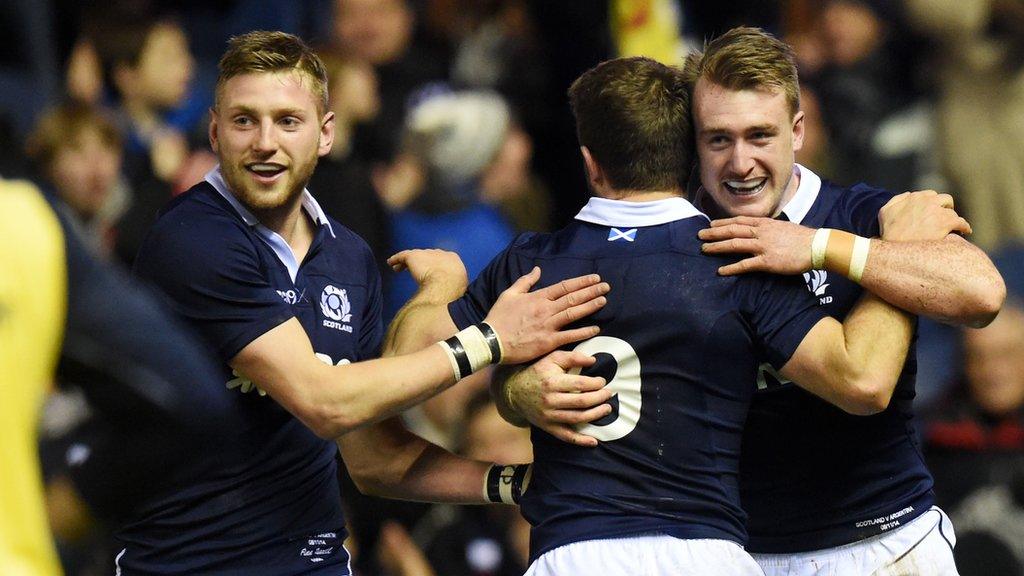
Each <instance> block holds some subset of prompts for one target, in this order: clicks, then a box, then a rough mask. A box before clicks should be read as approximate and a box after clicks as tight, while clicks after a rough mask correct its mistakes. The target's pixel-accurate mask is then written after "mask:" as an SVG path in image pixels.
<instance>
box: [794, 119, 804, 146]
mask: <svg viewBox="0 0 1024 576" xmlns="http://www.w3.org/2000/svg"><path fill="white" fill-rule="evenodd" d="M804 126H805V123H804V111H803V110H800V111H799V112H797V113H796V116H794V117H793V152H798V151H799V150H800V149H801V148H803V147H804Z"/></svg>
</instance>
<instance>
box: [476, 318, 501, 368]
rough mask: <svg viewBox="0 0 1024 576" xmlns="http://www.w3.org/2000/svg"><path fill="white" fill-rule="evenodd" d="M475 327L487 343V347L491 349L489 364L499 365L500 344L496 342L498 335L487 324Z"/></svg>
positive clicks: (483, 323)
mask: <svg viewBox="0 0 1024 576" xmlns="http://www.w3.org/2000/svg"><path fill="white" fill-rule="evenodd" d="M476 327H477V328H479V329H480V332H481V333H482V334H483V335H484V340H485V341H486V342H487V347H488V348H490V349H491V364H498V363H500V362H501V342H500V341H499V340H498V333H497V332H495V331H494V328H491V325H490V324H488V323H487V322H481V323H479V324H477V325H476Z"/></svg>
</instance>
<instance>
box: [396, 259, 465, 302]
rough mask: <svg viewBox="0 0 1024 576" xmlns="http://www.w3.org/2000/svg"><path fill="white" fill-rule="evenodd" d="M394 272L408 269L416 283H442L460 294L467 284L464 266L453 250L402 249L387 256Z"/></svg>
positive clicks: (422, 284)
mask: <svg viewBox="0 0 1024 576" xmlns="http://www.w3.org/2000/svg"><path fill="white" fill-rule="evenodd" d="M388 265H389V266H391V269H392V270H394V271H395V272H401V271H402V270H408V271H409V274H411V275H412V279H413V280H415V281H416V284H418V285H420V286H424V285H427V284H438V285H440V284H443V285H445V286H449V287H451V288H452V289H453V290H455V291H456V294H455V295H456V296H458V295H459V294H462V292H464V291H465V290H466V286H467V285H468V284H469V277H468V276H467V274H466V266H465V265H463V264H462V259H461V258H459V255H458V254H456V253H455V252H448V251H447V250H437V249H433V248H431V249H419V250H402V251H401V252H399V253H398V254H395V255H394V256H392V257H390V258H388Z"/></svg>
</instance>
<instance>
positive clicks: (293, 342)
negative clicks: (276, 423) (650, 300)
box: [231, 269, 607, 439]
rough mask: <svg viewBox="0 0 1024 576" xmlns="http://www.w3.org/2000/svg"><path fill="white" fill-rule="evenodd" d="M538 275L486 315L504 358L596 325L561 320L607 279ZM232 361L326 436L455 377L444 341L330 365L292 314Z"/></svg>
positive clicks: (548, 346)
mask: <svg viewBox="0 0 1024 576" xmlns="http://www.w3.org/2000/svg"><path fill="white" fill-rule="evenodd" d="M539 278H540V270H539V269H534V270H533V271H531V272H530V273H529V274H527V275H525V276H523V277H521V278H520V279H519V280H517V281H516V282H515V283H513V284H512V286H510V287H509V288H508V289H507V290H505V291H504V292H503V293H502V294H501V296H500V297H499V298H498V301H497V302H496V303H495V305H494V307H493V308H492V309H491V312H490V313H489V314H488V315H487V317H486V318H485V322H486V323H487V324H489V325H490V326H491V327H493V329H494V331H495V332H496V333H497V335H498V339H499V342H500V346H501V351H502V354H501V362H504V363H520V362H524V361H527V360H530V359H532V358H535V357H537V356H539V355H541V354H544V353H546V352H550V351H551V350H553V349H555V348H557V347H559V346H562V345H563V344H568V343H570V342H575V341H577V340H582V339H584V338H590V337H592V336H595V335H596V334H597V332H598V330H597V328H596V327H592V326H591V327H583V328H576V329H572V330H561V328H562V327H563V326H565V325H566V324H569V323H571V322H574V321H576V320H578V319H580V318H582V317H584V316H586V315H588V314H591V313H593V312H594V311H596V310H597V309H598V308H600V307H601V306H603V305H604V303H605V300H604V297H603V296H602V294H603V293H604V292H607V284H602V283H600V282H599V278H597V277H596V276H586V277H583V278H581V279H577V281H576V282H564V283H561V284H556V285H553V286H549V287H548V288H544V289H543V290H537V291H536V292H530V288H531V287H532V286H533V284H534V283H535V282H536V281H537V280H538V279H539ZM231 367H232V368H233V369H235V371H236V372H238V373H239V374H241V375H242V376H243V377H244V378H246V379H248V380H251V381H252V382H253V383H254V384H255V385H256V386H258V387H259V388H260V389H262V390H265V391H266V392H267V393H269V394H270V395H271V396H272V397H273V398H274V399H275V400H276V401H277V402H279V403H280V404H281V405H282V406H284V407H285V408H286V409H287V410H288V411H290V412H291V413H292V414H294V415H295V416H296V417H297V418H299V419H300V420H301V421H302V422H303V423H305V424H306V425H307V426H309V427H310V429H312V430H313V431H314V432H315V433H316V434H317V435H319V436H321V437H323V438H328V439H333V438H337V437H339V436H341V435H343V434H345V433H347V432H350V431H352V430H355V429H357V428H360V427H362V426H366V425H367V424H371V423H373V422H379V421H381V420H384V419H386V418H388V417H390V416H394V415H396V414H398V413H400V412H402V411H403V410H405V409H407V408H409V407H411V406H413V405H415V404H417V403H419V402H422V401H423V400H426V399H427V398H429V397H430V396H433V395H435V394H437V393H438V392H440V391H442V390H444V389H445V388H447V387H449V386H451V385H452V384H453V383H454V382H455V381H456V379H457V378H456V377H455V370H454V367H453V361H452V359H451V356H450V352H448V351H446V349H445V348H443V347H442V346H429V347H427V348H424V349H422V350H420V351H418V352H415V353H412V354H407V355H404V356H401V357H393V358H381V359H378V360H371V361H367V362H359V363H355V364H341V365H338V366H328V365H326V364H324V363H323V362H321V361H320V360H318V359H317V358H316V356H315V355H314V352H313V348H312V345H311V344H310V342H309V338H308V336H307V335H306V333H305V331H304V330H303V329H302V326H301V325H300V324H299V322H298V320H296V319H294V318H292V319H289V320H287V321H285V322H283V323H282V324H280V325H278V326H276V327H275V328H273V329H271V330H269V331H268V332H266V333H264V334H262V335H261V336H259V337H258V338H256V339H255V340H253V341H252V342H250V343H249V344H248V345H247V346H246V347H245V348H243V349H242V350H241V351H240V352H239V353H238V354H237V355H236V356H235V357H234V358H233V359H232V361H231Z"/></svg>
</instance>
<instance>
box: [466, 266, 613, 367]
mask: <svg viewBox="0 0 1024 576" xmlns="http://www.w3.org/2000/svg"><path fill="white" fill-rule="evenodd" d="M537 280H540V268H538V267H534V268H533V270H532V271H530V273H529V274H526V275H524V276H522V277H520V278H519V279H518V280H516V281H515V283H513V284H512V285H511V286H509V287H508V288H507V289H506V290H505V291H504V292H502V293H501V295H500V296H498V300H497V301H496V302H495V303H494V306H492V307H491V311H490V313H488V314H487V318H485V319H484V321H485V322H487V323H488V324H490V325H491V327H493V328H494V330H495V331H496V332H497V333H498V337H499V338H500V339H501V344H502V351H503V356H502V359H501V362H502V363H503V364H521V363H523V362H526V361H528V360H532V359H534V358H536V357H538V356H540V355H542V354H547V353H548V352H551V351H552V350H554V349H556V348H559V347H561V346H564V345H565V344H569V343H571V342H577V341H579V340H584V339H586V338H593V337H594V336H597V333H598V328H597V326H586V327H583V328H574V329H572V330H561V328H562V327H563V326H565V325H567V324H571V323H573V322H575V321H577V320H579V319H581V318H584V317H586V316H589V315H590V314H593V313H594V312H596V311H598V310H599V309H601V307H602V306H604V305H605V303H607V299H606V298H605V297H604V295H605V294H607V293H608V291H609V290H610V289H611V287H610V286H609V285H608V283H607V282H601V277H600V276H598V275H597V274H589V275H587V276H577V277H576V278H570V279H568V280H562V281H561V282H559V283H557V284H552V285H551V286H548V287H547V288H542V289H540V290H537V291H536V292H530V288H531V287H532V286H533V285H534V284H536V283H537Z"/></svg>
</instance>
